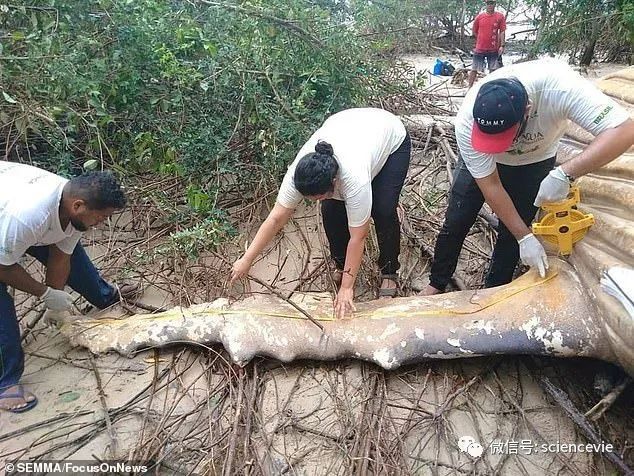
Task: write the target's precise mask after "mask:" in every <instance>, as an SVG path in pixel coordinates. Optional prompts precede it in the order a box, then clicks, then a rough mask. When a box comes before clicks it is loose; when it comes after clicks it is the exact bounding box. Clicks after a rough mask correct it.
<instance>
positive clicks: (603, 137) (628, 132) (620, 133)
mask: <svg viewBox="0 0 634 476" xmlns="http://www.w3.org/2000/svg"><path fill="white" fill-rule="evenodd" d="M633 143H634V121H632V120H631V119H627V120H626V121H625V122H623V123H622V124H621V125H620V126H617V127H614V128H610V129H606V130H604V131H603V132H601V133H600V134H599V135H598V136H597V137H596V138H595V139H594V140H593V141H592V142H591V143H590V145H588V147H587V148H586V150H584V151H583V152H582V153H581V154H579V155H578V156H576V157H575V158H574V159H571V160H570V161H568V162H566V163H565V164H563V165H561V166H559V167H556V168H555V169H553V170H551V171H550V173H549V174H548V175H547V176H546V177H545V178H544V180H542V183H541V184H540V185H539V190H538V191H537V196H536V197H535V205H537V206H540V205H542V204H544V203H548V202H557V201H559V200H563V199H564V198H566V196H567V195H568V193H569V191H570V179H569V177H573V178H577V177H580V176H582V175H585V174H587V173H589V172H592V171H594V170H596V169H598V168H599V167H601V166H603V165H605V164H607V163H609V162H611V161H612V160H614V159H616V158H617V157H618V156H619V155H621V154H622V153H623V152H625V151H626V150H627V149H629V148H630V147H631V146H632V144H633Z"/></svg>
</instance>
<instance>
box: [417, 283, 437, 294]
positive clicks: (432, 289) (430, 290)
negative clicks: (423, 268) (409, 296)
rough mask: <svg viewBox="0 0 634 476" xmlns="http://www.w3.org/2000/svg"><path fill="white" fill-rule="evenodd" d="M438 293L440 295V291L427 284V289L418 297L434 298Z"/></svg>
mask: <svg viewBox="0 0 634 476" xmlns="http://www.w3.org/2000/svg"><path fill="white" fill-rule="evenodd" d="M440 293H442V291H441V290H440V289H436V288H435V287H433V286H432V285H431V284H428V285H427V287H426V288H425V289H423V290H422V291H421V292H420V293H419V296H434V295H436V294H440Z"/></svg>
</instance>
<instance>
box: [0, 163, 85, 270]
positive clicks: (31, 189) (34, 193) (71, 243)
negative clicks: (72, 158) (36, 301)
mask: <svg viewBox="0 0 634 476" xmlns="http://www.w3.org/2000/svg"><path fill="white" fill-rule="evenodd" d="M67 182H68V180H66V179H64V178H62V177H59V176H57V175H55V174H52V173H50V172H47V171H45V170H42V169H38V168H37V167H32V166H30V165H24V164H17V163H13V162H6V161H3V160H0V264H2V265H5V266H10V265H12V264H15V263H17V262H18V260H19V259H20V257H22V255H24V253H25V252H26V250H27V249H28V248H30V247H31V246H43V245H50V244H53V243H54V244H55V245H56V246H57V247H58V248H59V249H60V250H61V251H63V252H64V253H66V254H69V255H70V254H72V253H73V250H74V249H75V245H77V242H78V241H79V239H80V238H81V232H79V231H78V230H76V229H75V228H74V227H73V225H71V224H70V223H69V224H68V226H67V227H66V230H62V226H61V224H60V221H59V203H60V200H61V198H62V190H63V189H64V185H66V183H67Z"/></svg>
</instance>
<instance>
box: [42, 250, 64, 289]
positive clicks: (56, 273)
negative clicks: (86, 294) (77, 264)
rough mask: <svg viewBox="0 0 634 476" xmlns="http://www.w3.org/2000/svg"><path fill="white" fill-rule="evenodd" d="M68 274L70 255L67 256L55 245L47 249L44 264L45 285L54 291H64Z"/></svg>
mask: <svg viewBox="0 0 634 476" xmlns="http://www.w3.org/2000/svg"><path fill="white" fill-rule="evenodd" d="M69 274H70V255H67V254H66V253H64V252H63V251H62V250H60V249H59V248H58V247H57V246H55V245H50V246H49V247H48V262H47V263H46V284H48V285H49V286H50V287H52V288H54V289H64V286H65V285H66V281H68V275H69Z"/></svg>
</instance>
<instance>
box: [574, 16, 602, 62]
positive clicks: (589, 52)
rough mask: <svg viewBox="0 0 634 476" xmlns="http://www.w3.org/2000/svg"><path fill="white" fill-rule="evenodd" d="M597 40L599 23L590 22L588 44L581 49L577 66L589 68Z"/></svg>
mask: <svg viewBox="0 0 634 476" xmlns="http://www.w3.org/2000/svg"><path fill="white" fill-rule="evenodd" d="M598 39H599V21H596V20H595V21H593V22H592V35H591V36H590V39H589V41H588V43H586V45H585V46H584V48H583V52H582V53H581V58H580V59H579V66H590V63H591V62H592V58H593V57H594V49H595V47H596V46H597V40H598Z"/></svg>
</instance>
